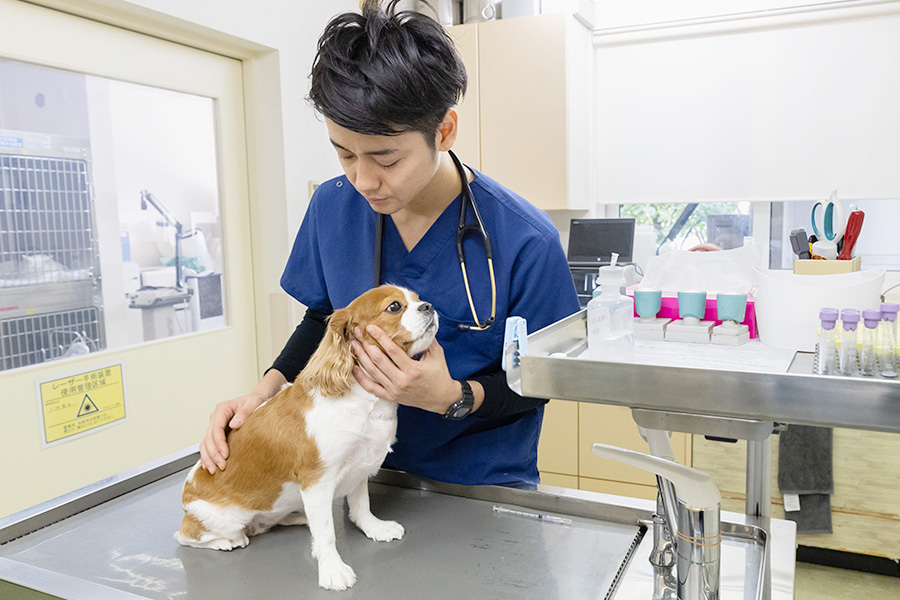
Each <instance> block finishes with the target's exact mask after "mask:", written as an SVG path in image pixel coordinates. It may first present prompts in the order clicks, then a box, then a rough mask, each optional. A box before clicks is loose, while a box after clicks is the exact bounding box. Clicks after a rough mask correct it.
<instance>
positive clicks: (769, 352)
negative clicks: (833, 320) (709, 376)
mask: <svg viewBox="0 0 900 600" xmlns="http://www.w3.org/2000/svg"><path fill="white" fill-rule="evenodd" d="M634 354H635V362H637V363H641V364H646V365H662V366H667V367H694V368H699V369H721V370H726V371H747V372H750V373H787V370H788V368H789V367H790V366H791V361H793V360H794V350H785V349H783V348H773V347H771V346H766V345H764V344H763V343H762V342H760V341H758V340H750V341H749V342H747V343H746V344H743V345H741V346H721V345H718V344H692V343H690V342H671V341H665V340H635V342H634Z"/></svg>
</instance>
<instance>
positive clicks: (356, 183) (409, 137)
mask: <svg viewBox="0 0 900 600" xmlns="http://www.w3.org/2000/svg"><path fill="white" fill-rule="evenodd" d="M325 123H326V125H327V127H328V135H329V137H330V138H331V143H332V144H333V145H334V148H335V150H336V151H337V155H338V159H339V160H340V162H341V167H342V168H343V169H344V174H345V175H346V176H347V179H349V180H350V183H351V184H352V185H353V187H354V188H356V191H358V192H359V193H360V194H362V196H363V197H364V198H365V199H366V200H367V201H368V202H369V205H370V206H371V207H372V210H374V211H376V212H379V213H382V214H386V215H391V214H394V213H396V212H398V211H401V210H403V209H404V208H406V207H408V206H410V204H411V203H415V202H417V201H421V200H423V199H427V198H428V197H429V194H428V193H427V188H428V186H429V184H431V183H432V181H433V179H434V176H435V174H436V173H437V170H438V166H439V165H440V154H439V153H438V152H437V151H436V150H435V149H434V148H432V147H431V146H430V145H429V144H428V142H427V141H426V140H425V137H424V136H423V135H422V134H421V133H419V132H417V131H409V132H406V133H401V134H399V135H368V134H363V133H356V132H355V131H350V130H349V129H345V128H344V127H341V126H340V125H338V124H336V123H334V122H333V121H331V120H330V119H326V120H325ZM423 191H424V192H426V193H424V194H423Z"/></svg>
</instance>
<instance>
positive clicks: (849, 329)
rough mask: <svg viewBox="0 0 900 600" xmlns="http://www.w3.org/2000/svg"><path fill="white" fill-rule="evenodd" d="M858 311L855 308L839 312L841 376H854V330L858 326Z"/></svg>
mask: <svg viewBox="0 0 900 600" xmlns="http://www.w3.org/2000/svg"><path fill="white" fill-rule="evenodd" d="M859 317H860V314H859V311H858V310H856V309H855V308H845V309H844V310H842V311H841V328H842V329H843V331H842V332H841V353H840V360H839V365H840V371H841V375H855V374H856V328H857V326H858V325H859Z"/></svg>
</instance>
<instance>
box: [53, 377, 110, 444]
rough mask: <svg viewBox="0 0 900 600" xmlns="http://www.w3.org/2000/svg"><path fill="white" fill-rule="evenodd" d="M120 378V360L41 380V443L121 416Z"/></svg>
mask: <svg viewBox="0 0 900 600" xmlns="http://www.w3.org/2000/svg"><path fill="white" fill-rule="evenodd" d="M122 380H123V377H122V365H120V364H119V365H112V366H109V367H103V368H102V369H96V370H94V371H88V372H86V373H79V374H77V375H71V376H69V377H63V378H61V379H54V380H52V381H45V382H42V383H40V384H39V385H38V388H39V392H40V401H41V421H42V424H43V434H44V444H52V443H54V442H59V441H62V440H65V439H68V438H71V437H73V436H78V435H80V434H83V433H88V432H90V431H94V430H96V429H99V428H101V427H105V426H107V425H110V424H112V423H115V422H116V421H122V420H124V419H125V386H124V384H123V381H122Z"/></svg>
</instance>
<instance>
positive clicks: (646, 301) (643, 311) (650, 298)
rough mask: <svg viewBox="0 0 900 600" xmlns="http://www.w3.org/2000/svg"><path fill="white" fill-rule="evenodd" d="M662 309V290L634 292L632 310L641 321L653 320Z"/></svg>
mask: <svg viewBox="0 0 900 600" xmlns="http://www.w3.org/2000/svg"><path fill="white" fill-rule="evenodd" d="M660 308H662V290H634V310H635V311H637V314H638V316H639V317H641V318H642V319H655V318H656V315H657V314H659V310H660Z"/></svg>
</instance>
